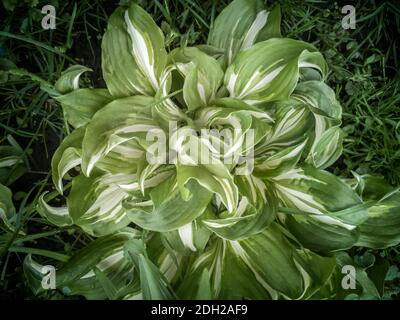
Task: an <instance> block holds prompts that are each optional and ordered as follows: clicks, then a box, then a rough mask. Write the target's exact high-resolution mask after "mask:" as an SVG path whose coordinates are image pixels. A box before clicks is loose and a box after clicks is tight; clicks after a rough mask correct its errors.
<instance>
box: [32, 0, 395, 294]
mask: <svg viewBox="0 0 400 320" xmlns="http://www.w3.org/2000/svg"><path fill="white" fill-rule="evenodd" d="M102 67H103V77H104V80H105V82H106V85H107V88H102V89H92V88H83V89H82V88H79V77H80V75H81V74H82V73H83V72H85V71H88V69H87V68H85V67H82V66H74V67H71V68H70V69H68V70H66V71H65V72H64V74H63V75H62V76H61V78H60V79H59V80H58V82H57V83H56V86H55V87H56V89H57V90H58V91H59V92H60V95H59V96H57V97H56V99H57V100H58V101H59V102H60V104H61V106H62V108H63V110H64V114H65V117H66V120H67V121H68V123H69V124H70V125H71V126H72V127H73V128H74V130H73V131H72V133H71V134H70V135H68V136H67V137H66V138H65V139H64V141H63V142H62V144H61V145H60V147H59V148H58V150H57V151H56V153H55V154H54V157H53V160H52V174H53V175H52V176H53V181H54V185H55V187H56V189H57V191H58V193H59V194H60V195H63V196H65V198H66V205H65V206H64V207H53V206H51V205H50V204H49V203H48V200H49V199H47V195H46V194H44V195H43V196H42V197H41V199H40V201H39V204H38V211H39V212H40V214H41V215H43V216H44V217H46V218H47V219H48V221H49V222H51V223H52V224H54V225H56V226H58V227H65V226H71V225H74V226H76V227H77V228H80V229H81V230H82V231H83V232H85V233H87V234H88V235H90V236H93V237H95V238H96V239H95V240H93V242H92V243H90V244H88V246H87V247H86V248H83V249H81V250H79V251H78V252H76V253H75V254H74V255H73V256H71V257H70V258H69V259H68V261H67V262H62V263H59V264H57V288H58V289H60V290H63V292H64V293H65V294H70V295H74V294H78V295H84V296H85V297H87V298H110V299H122V298H124V299H129V298H145V299H172V298H179V299H197V298H202V299H242V298H246V299H278V298H287V299H300V298H301V299H306V298H332V297H335V293H337V292H339V291H338V289H337V288H338V287H340V284H341V277H342V276H343V275H342V274H341V269H340V267H341V265H342V264H343V263H342V261H343V258H340V257H341V256H340V257H339V256H338V254H337V252H340V251H343V250H346V249H349V248H351V247H353V246H366V247H370V248H381V247H388V246H392V245H395V244H397V243H399V242H400V232H399V230H400V229H399V226H400V215H399V200H400V194H399V192H398V189H395V190H392V188H390V187H389V186H388V185H387V184H386V183H385V182H384V181H382V180H381V179H380V178H377V177H372V176H356V177H355V178H354V179H346V180H345V179H342V178H340V177H337V176H335V175H334V174H332V173H330V172H329V171H327V170H326V169H327V168H328V167H329V166H331V165H332V164H333V163H334V162H335V161H336V160H337V159H338V158H339V156H340V155H341V152H342V140H343V133H342V131H341V128H340V125H341V114H342V110H341V106H340V104H339V102H338V101H337V100H336V97H335V94H334V91H333V90H332V89H331V88H329V86H328V85H327V84H325V83H324V80H325V78H326V75H327V71H328V70H327V65H326V62H325V60H324V58H323V56H322V55H321V53H320V52H318V50H317V49H316V48H315V47H314V46H313V45H311V44H309V43H306V42H303V41H299V40H294V39H288V38H282V37H281V34H280V9H279V7H278V6H275V7H274V8H272V10H271V11H267V10H266V9H265V8H264V7H263V4H262V1H257V0H251V1H249V0H246V1H245V0H235V1H233V2H232V3H231V4H230V5H229V6H227V7H226V8H225V9H224V10H223V11H222V13H221V14H220V15H219V16H218V17H217V18H216V20H215V21H214V24H213V27H212V29H211V31H210V34H209V37H208V42H207V44H204V45H199V46H196V47H180V48H176V49H174V50H171V51H167V49H166V48H165V46H164V36H163V34H162V32H161V30H160V29H159V28H158V26H157V25H156V24H155V22H154V21H153V20H152V18H151V16H150V15H149V14H148V13H146V12H145V11H144V10H143V9H142V8H141V7H140V6H138V5H136V4H132V5H130V6H129V7H120V8H118V9H117V10H116V11H115V12H114V13H113V14H112V16H111V17H110V18H109V22H108V27H107V31H106V33H105V34H104V37H103V40H102ZM171 122H173V123H176V127H175V129H174V130H173V132H171V125H170V124H171ZM203 129H216V130H217V131H218V130H226V132H231V134H230V135H228V138H226V139H225V138H222V137H221V136H218V135H215V136H214V135H211V136H210V137H209V138H210V139H204V137H203V136H202V135H200V133H201V132H202V130H203ZM237 129H240V130H237ZM187 132H189V134H188V133H187ZM149 133H152V134H154V135H153V139H152V140H151V139H150V140H151V141H149V135H148V134H149ZM159 133H165V135H164V136H166V137H167V140H168V141H165V142H166V146H167V147H166V149H165V150H164V151H160V150H158V153H157V154H156V152H155V150H154V149H153V146H154V141H155V140H156V137H161V136H162V135H158V134H159ZM250 133H251V134H252V139H247V138H248V136H249V135H250ZM182 136H183V137H184V138H182ZM210 141H212V143H210ZM248 141H251V142H250V143H249V142H248ZM193 146H195V149H196V148H197V150H200V151H207V152H208V153H207V154H208V155H209V156H210V157H211V158H212V160H213V161H211V162H208V163H207V162H206V163H201V162H200V163H199V162H196V161H194V159H193V158H192V157H193V155H192V154H190V153H188V152H187V151H188V150H189V149H191V147H193ZM215 146H222V147H223V150H224V153H222V154H220V153H218V152H217V151H216V150H215ZM192 149H193V148H192ZM149 153H150V154H153V155H154V156H161V157H163V156H165V157H167V158H168V160H170V159H171V158H174V156H175V158H174V159H175V161H167V164H161V163H152V162H150V161H149V160H148V157H147V156H146V155H148V154H149ZM228 155H229V156H231V157H232V158H233V159H234V160H235V161H233V162H231V163H227V162H226V161H224V160H225V158H226V156H228ZM241 159H242V160H243V159H253V167H252V170H246V168H245V166H246V165H247V163H248V161H244V162H243V161H241ZM192 160H193V161H192ZM236 160H237V161H236ZM63 179H64V180H65V179H67V180H68V179H69V180H72V184H68V187H65V186H64V183H63ZM25 272H26V275H27V277H28V279H29V281H30V283H31V284H32V286H33V287H34V288H36V290H37V291H41V289H40V285H39V284H40V281H41V279H42V277H43V274H41V269H40V265H39V264H38V263H37V262H35V261H34V260H33V259H32V257H31V256H28V257H27V259H26V260H25ZM357 281H361V280H360V279H358V280H357ZM363 288H364V287H363V285H362V283H361V284H360V286H359V289H357V290H358V291H357V290H356V291H353V292H352V293H354V292H358V293H359V294H361V295H362V294H363ZM349 293H350V292H349ZM343 296H344V295H343ZM336 297H339V295H336Z"/></svg>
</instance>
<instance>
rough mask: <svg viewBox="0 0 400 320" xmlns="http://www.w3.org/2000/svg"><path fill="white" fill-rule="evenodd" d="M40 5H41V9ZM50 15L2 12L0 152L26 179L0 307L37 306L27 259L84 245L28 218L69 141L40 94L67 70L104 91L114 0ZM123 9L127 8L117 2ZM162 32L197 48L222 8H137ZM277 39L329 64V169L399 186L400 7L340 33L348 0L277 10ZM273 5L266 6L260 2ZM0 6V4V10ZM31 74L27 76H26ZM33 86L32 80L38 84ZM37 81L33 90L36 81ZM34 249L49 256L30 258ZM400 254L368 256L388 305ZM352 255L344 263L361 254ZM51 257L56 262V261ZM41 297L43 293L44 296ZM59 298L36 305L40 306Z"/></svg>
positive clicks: (365, 12)
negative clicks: (338, 108) (383, 277)
mask: <svg viewBox="0 0 400 320" xmlns="http://www.w3.org/2000/svg"><path fill="white" fill-rule="evenodd" d="M39 2H40V4H48V3H49V1H39ZM50 2H53V3H55V4H56V7H57V17H58V20H57V29H56V30H43V29H42V28H41V26H40V20H41V18H42V17H43V15H41V13H40V8H41V5H39V6H37V7H33V8H31V7H29V6H27V5H22V6H20V7H16V8H15V10H13V11H5V10H3V9H2V10H1V13H0V18H1V21H2V23H1V26H0V59H1V60H0V70H7V69H9V68H10V67H13V66H16V67H18V68H22V69H25V70H26V71H27V72H26V74H25V75H24V76H18V75H13V74H9V73H7V72H6V71H0V99H1V101H2V103H1V107H0V145H7V144H9V142H8V141H9V139H10V138H9V136H11V137H12V138H11V139H14V140H15V141H16V142H17V143H18V145H20V146H21V148H22V150H23V155H22V157H23V158H24V159H25V160H26V162H27V163H28V164H29V166H28V168H27V172H26V173H25V174H24V176H22V177H21V178H20V179H19V180H18V181H17V182H15V183H13V184H12V185H11V186H10V188H11V189H12V191H13V193H14V203H15V205H16V208H17V214H18V226H19V229H20V230H24V231H25V235H21V234H18V232H16V233H14V234H10V233H3V234H0V298H13V297H14V298H35V297H34V296H33V294H32V293H31V292H30V291H29V289H27V286H26V282H25V280H24V277H23V272H22V267H21V264H22V260H23V257H24V256H25V254H26V253H35V254H38V255H40V256H42V257H43V259H44V261H46V259H48V258H59V259H62V257H63V255H65V254H68V253H70V252H73V251H74V250H76V249H77V248H80V247H83V246H84V245H85V244H86V243H87V242H88V240H90V239H89V238H88V236H86V235H83V234H82V233H80V231H79V230H75V229H67V230H58V229H54V228H53V227H52V226H51V225H49V224H48V223H47V222H46V221H44V220H43V219H41V218H40V216H39V215H38V214H37V213H36V212H35V209H34V208H35V201H36V200H37V198H38V196H39V195H40V194H41V193H42V192H43V191H44V190H52V189H53V187H52V183H51V178H50V174H49V168H50V160H51V156H52V154H53V153H54V151H55V149H56V148H57V146H58V144H59V143H60V141H61V140H62V138H63V136H64V135H65V134H66V132H67V130H68V129H67V127H66V125H65V121H64V119H63V115H62V111H61V109H60V108H59V106H58V105H57V104H56V103H55V101H54V100H52V99H51V98H50V96H49V94H48V93H47V92H46V91H45V90H42V89H46V88H47V86H48V84H51V83H54V82H55V80H56V79H57V78H58V77H59V76H60V74H61V71H63V70H64V69H66V68H67V67H68V66H70V65H71V64H83V65H86V66H88V67H90V68H92V69H93V70H94V71H93V73H91V74H87V75H85V76H84V78H83V82H85V85H86V86H94V85H96V86H99V85H100V86H101V85H104V84H103V81H102V79H101V61H100V56H101V55H100V43H101V36H102V34H103V33H104V29H105V27H106V23H107V17H108V15H109V14H111V12H112V11H113V10H114V8H115V7H116V6H117V4H118V1H117V0H115V1H101V0H95V1H89V0H83V1H79V2H76V3H78V5H75V3H74V2H73V1H69V2H66V1H50ZM121 2H122V3H123V2H126V0H122V1H121ZM137 2H139V3H140V4H141V5H142V6H143V7H144V8H145V9H146V10H147V11H148V12H150V13H151V14H152V16H153V17H154V19H155V20H156V22H157V23H158V24H159V25H161V27H162V29H163V31H164V33H165V35H166V42H167V46H168V47H169V48H174V47H175V46H177V45H179V44H187V45H194V44H197V43H204V42H205V41H206V35H207V34H208V30H209V28H210V26H211V22H212V21H213V19H214V17H215V16H216V15H217V14H218V12H220V11H221V10H222V8H224V7H225V6H226V4H227V3H229V1H201V0H169V1H166V0H155V1H144V0H143V1H137ZM279 2H280V3H281V7H282V14H283V17H282V31H283V34H284V35H286V36H288V37H291V38H301V39H304V40H306V41H309V42H312V43H314V44H315V45H316V46H317V47H318V49H319V50H320V51H321V52H322V53H323V54H324V56H325V57H326V58H327V61H328V64H329V67H330V70H331V72H330V74H329V78H328V82H329V85H330V86H332V87H333V88H335V90H336V93H337V95H338V97H339V100H340V101H341V103H342V106H343V111H344V114H343V127H344V130H345V132H346V134H347V135H346V138H345V143H344V153H343V156H342V158H341V159H340V160H339V162H338V163H337V164H335V165H334V166H333V167H332V168H331V170H333V171H335V172H336V173H339V174H341V175H343V176H346V177H350V176H351V171H356V172H358V173H376V174H381V175H384V176H385V178H386V179H387V180H388V181H389V182H390V183H391V184H393V185H399V184H400V87H399V83H400V81H399V80H400V74H399V72H398V70H399V63H400V62H399V61H398V60H399V57H400V55H399V52H400V51H399V39H400V37H399V33H400V5H396V4H395V1H393V3H391V2H385V3H383V4H381V3H380V2H378V1H376V2H375V1H373V0H369V1H361V0H360V1H358V2H357V3H356V4H354V6H355V8H356V10H357V11H356V14H357V24H356V29H355V30H344V29H342V27H341V24H340V22H341V19H342V17H343V15H342V13H341V7H342V6H343V5H345V4H347V3H346V1H338V2H337V3H336V2H335V3H333V2H331V1H306V2H304V1H296V0H293V1H279ZM267 3H268V4H269V5H272V2H271V1H268V2H267ZM0 7H1V5H0ZM28 72H29V73H28ZM38 77H39V78H38ZM38 80H39V81H38ZM37 248H48V249H49V250H48V251H46V250H44V251H38V249H37ZM399 250H400V247H399V248H391V249H387V250H379V251H368V252H370V253H372V254H373V255H374V256H375V257H376V259H377V261H378V260H379V261H381V260H382V259H383V261H386V262H385V263H388V264H389V266H390V269H389V270H390V272H389V275H388V276H387V281H386V284H385V287H386V290H387V298H390V297H394V296H396V295H397V296H398V295H399V292H400V273H398V267H399V266H400V254H399ZM365 251H366V250H365V249H363V248H359V249H354V250H352V251H351V254H352V255H353V256H354V255H362V254H365ZM54 255H55V256H54ZM48 294H49V293H48ZM51 297H53V298H60V297H61V296H60V295H59V294H57V295H55V296H51V295H50V294H49V295H48V296H44V298H51Z"/></svg>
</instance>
